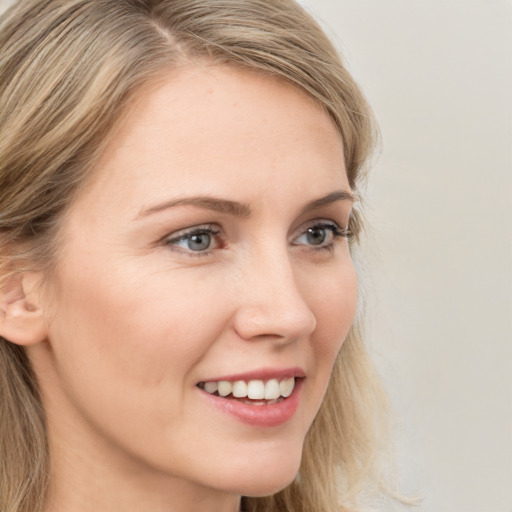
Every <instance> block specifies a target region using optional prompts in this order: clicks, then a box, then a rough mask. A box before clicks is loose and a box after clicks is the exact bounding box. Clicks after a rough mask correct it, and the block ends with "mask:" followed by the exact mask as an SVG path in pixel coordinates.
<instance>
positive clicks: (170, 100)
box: [28, 65, 357, 512]
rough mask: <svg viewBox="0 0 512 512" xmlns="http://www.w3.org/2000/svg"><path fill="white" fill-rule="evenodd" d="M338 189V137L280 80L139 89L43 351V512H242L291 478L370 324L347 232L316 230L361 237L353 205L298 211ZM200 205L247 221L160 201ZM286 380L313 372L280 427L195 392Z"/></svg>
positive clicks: (248, 78) (97, 181) (166, 83)
mask: <svg viewBox="0 0 512 512" xmlns="http://www.w3.org/2000/svg"><path fill="white" fill-rule="evenodd" d="M336 191H345V192H348V193H349V192H350V188H349V185H348V181H347V178H346V172H345V166H344V159H343V148H342V142H341V140H340V136H339V134H338V132H337V130H336V129H335V127H334V125H333V123H332V122H331V120H330V118H329V116H328V115H327V114H326V113H325V112H324V111H323V110H321V109H320V108H319V107H318V106H317V105H316V104H315V103H314V102H313V101H312V100H311V99H310V98H309V97H307V96H306V95H305V94H304V93H302V92H301V91H299V90H298V89H296V88H294V87H292V86H291V85H289V84H287V83H285V82H283V81H280V80H278V79H275V78H270V77H264V76H261V75H258V74H255V73H253V72H250V71H246V70H238V69H233V68H229V67H220V66H199V65H196V66H190V67H187V68H184V69H180V70H179V71H176V70H175V71H173V72H172V73H169V74H167V75H166V76H165V77H164V78H163V79H162V81H161V82H159V84H158V85H157V86H153V87H151V88H147V89H145V90H144V91H142V92H141V93H140V94H139V96H138V100H137V102H135V103H134V105H133V108H132V111H131V112H130V114H129V116H128V118H127V119H126V120H125V122H124V124H123V125H122V126H120V127H118V129H117V131H116V134H115V136H114V137H113V139H112V140H111V142H110V143H109V146H108V149H107V151H106V152H105V154H104V156H103V158H102V160H101V161H100V163H99V164H98V166H97V168H96V169H95V172H94V173H93V175H92V177H91V179H90V181H89V184H88V186H87V187H86V188H85V189H84V190H83V191H82V192H81V193H80V195H79V196H78V198H77V199H76V201H75V202H74V203H73V204H72V206H71V208H70V209H69V211H68V212H67V214H66V216H65V218H64V219H63V220H62V226H61V233H60V237H61V250H60V254H59V258H58V261H57V265H56V272H55V274H54V276H53V277H52V281H51V282H50V288H49V290H50V291H46V293H47V295H46V299H45V300H46V304H48V306H47V307H46V309H45V311H44V321H45V326H46V333H45V338H44V340H43V341H42V342H41V343H37V344H34V345H32V346H30V347H29V348H28V352H29V357H30V359H31V361H32V363H33V365H34V367H35V370H36V373H37V375H38V378H39V380H40V386H41V390H42V397H43V403H44V406H45V410H46V413H47V418H48V435H49V439H50V449H51V453H52V481H51V487H50V495H49V501H48V506H47V507H46V510H47V511H48V512H61V511H71V510H72V511H73V512H86V511H95V512H99V511H105V512H106V511H117V510H119V511H121V510H122V511H123V512H130V511H132V510H133V511H140V510H151V511H152V512H160V511H162V512H163V511H166V512H169V511H173V512H181V511H190V510H201V511H203V512H209V511H212V512H213V511H215V512H219V511H226V512H228V511H231V512H233V511H236V510H238V507H239V501H240V496H241V495H251V496H260V495H268V494H271V493H274V492H277V491H278V490H280V489H282V488H283V487H284V486H286V485H287V484H288V483H290V482H291V481H292V480H293V478H294V477H295V475H296V473H297V470H298V468H299V464H300V458H301V450H302V444H303V441H304V437H305V435H306V433H307V431H308V428H309V427H310V425H311V423H312V421H313V419H314V417H315V415H316V413H317V411H318V408H319V406H320V403H321V401H322V398H323V396H324V393H325V390H326V387H327V384H328V380H329V375H330V372H331V369H332V365H333V363H334V360H335V358H336V355H337V353H338V351H339V349H340V346H341V344H342V342H343V340H344V338H345V337H346V335H347V332H348V331H349V329H350V326H351V324H352V322H353V319H354V315H355V311H356V303H357V279H356V275H355V271H354V267H353V264H352V260H351V256H350V252H349V247H348V241H347V239H346V238H345V237H343V236H337V237H331V231H330V230H328V229H325V228H321V233H323V234H325V235H326V242H325V244H322V245H321V247H318V246H316V245H314V244H312V243H310V239H309V238H308V236H307V228H308V227H311V226H315V225H317V224H318V222H319V221H324V222H325V221H329V222H330V223H331V224H332V223H336V224H337V225H338V226H339V227H340V228H344V227H346V226H347V225H348V221H349V215H350V210H351V207H352V202H351V201H350V200H347V199H343V198H341V199H338V200H335V201H332V202H329V204H326V205H323V206H319V207H316V208H314V209H310V210H309V211H307V212H303V209H304V207H305V206H306V205H308V204H310V203H311V202H312V201H315V200H317V199H319V198H323V197H326V196H328V195H330V194H332V193H333V192H336ZM196 196H208V197H216V198H221V199H224V200H229V201H235V202H237V203H242V204H243V205H245V206H244V212H243V213H244V215H238V214H237V212H236V211H235V212H234V211H222V212H220V211H214V210H212V209H210V208H207V207H205V206H204V205H200V204H196V205H178V206H173V207H168V208H161V205H162V204H165V203H168V202H172V201H175V200H177V199H183V198H188V197H196ZM245 210H247V211H245ZM238 213H240V212H238ZM205 224H206V225H208V226H213V227H214V229H215V230H216V233H217V232H218V234H215V236H212V239H211V246H210V248H209V249H208V250H206V251H202V252H201V254H200V255H198V253H197V251H196V252H195V253H194V252H193V251H192V250H191V249H190V246H189V245H187V244H188V242H187V239H186V238H183V236H184V233H185V232H187V230H189V228H194V227H195V226H204V225H205ZM322 229H323V231H322ZM189 231H190V230H189ZM180 237H181V238H180ZM206 238H207V237H206ZM331 239H332V240H331ZM42 302H45V301H44V300H43V301H42ZM50 304H51V306H50ZM283 367H300V368H302V369H303V370H304V371H305V374H306V378H305V379H304V382H303V389H302V397H301V401H300V404H299V406H298V409H297V412H296V413H295V415H294V416H293V418H292V419H291V420H289V421H287V422H286V423H284V424H283V425H279V426H277V427H270V428H262V427H258V428H256V427H254V426H251V425H248V424H246V423H243V422H241V421H239V420H237V419H235V418H233V417H232V416H230V415H228V414H226V413H224V412H222V411H220V410H218V409H217V408H215V407H212V406H211V404H210V402H209V401H208V400H205V396H204V392H202V391H201V390H199V389H198V387H197V386H196V384H197V383H198V382H200V381H204V380H207V379H208V378H214V377H217V376H222V375H230V374H233V373H241V372H247V371H250V370H254V369H261V368H283Z"/></svg>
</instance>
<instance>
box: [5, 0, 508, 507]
mask: <svg viewBox="0 0 512 512" xmlns="http://www.w3.org/2000/svg"><path fill="white" fill-rule="evenodd" d="M8 3H10V0H0V9H1V7H2V6H6V5H7V4H8ZM303 3H304V4H306V5H307V7H308V8H309V9H311V10H312V11H313V12H314V13H315V14H316V15H317V16H318V17H319V18H321V19H323V20H324V22H325V23H326V25H327V26H328V27H330V30H331V33H332V35H333V36H334V37H335V39H336V40H337V41H338V45H339V46H340V47H341V49H342V51H343V53H344V54H345V56H346V59H347V62H348V65H349V68H350V69H351V70H352V72H353V74H354V75H355V76H356V78H357V79H358V81H359V82H360V83H361V85H362V86H363V88H364V90H365V92H366V94H367V96H368V98H369V100H370V102H371V103H372V105H373V107H374V109H375V111H376V114H377V116H378V119H379V121H380V125H381V129H382V132H383V152H382V156H381V158H380V160H379V162H378V164H377V165H376V168H375V170H374V172H373V177H372V180H371V182H370V187H369V194H368V196H369V201H368V214H369V217H370V219H371V221H372V226H373V236H372V239H373V241H372V243H371V245H370V247H369V248H368V249H369V250H368V253H369V257H368V262H367V264H366V268H367V269H369V272H368V271H367V272H366V273H367V274H368V275H367V282H368V283H367V289H368V294H369V303H370V304H369V306H370V312H371V339H370V344H371V347H372V349H373V351H374V354H375V359H376V361H377V363H378V366H379V369H380V371H381V373H382V374H383V377H384V379H385V381H386V384H387V387H388V389H389V390H390V393H391V397H392V401H393V404H394V406H395V409H396V416H397V448H398V453H399V462H400V465H399V467H400V470H401V476H402V478H401V480H402V485H403V490H404V491H406V492H419V493H420V494H421V495H422V496H423V497H424V500H423V502H422V504H421V505H420V506H419V507H418V508H419V510H421V511H422V512H512V439H511V438H512V377H511V375H512V321H511V318H512V271H511V268H512V228H511V219H512V201H511V199H510V198H511V195H512V182H511V181H512V179H511V176H512V151H511V147H512V144H511V142H512V2H511V1H509V0H428V1H427V0H422V1H419V0H309V1H307V2H303Z"/></svg>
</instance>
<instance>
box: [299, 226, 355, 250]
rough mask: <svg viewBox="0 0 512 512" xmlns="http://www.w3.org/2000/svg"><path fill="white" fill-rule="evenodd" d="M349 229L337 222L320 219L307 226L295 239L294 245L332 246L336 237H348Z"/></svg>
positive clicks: (320, 247)
mask: <svg viewBox="0 0 512 512" xmlns="http://www.w3.org/2000/svg"><path fill="white" fill-rule="evenodd" d="M349 235H350V233H349V231H348V230H347V229H342V228H340V227H339V226H338V225H337V224H336V223H335V222H331V221H319V222H315V223H314V224H312V225H311V224H310V225H309V226H306V228H305V229H304V230H303V231H302V233H301V234H299V236H297V237H296V238H295V239H294V240H293V245H309V246H312V247H315V248H319V249H322V248H331V247H332V246H333V244H334V241H335V239H336V238H339V237H343V238H347V237H348V236H349Z"/></svg>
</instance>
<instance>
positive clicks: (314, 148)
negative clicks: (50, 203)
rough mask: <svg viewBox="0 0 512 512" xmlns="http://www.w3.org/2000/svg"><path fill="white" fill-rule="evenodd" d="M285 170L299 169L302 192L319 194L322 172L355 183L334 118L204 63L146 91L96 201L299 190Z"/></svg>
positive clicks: (282, 89) (121, 129)
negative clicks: (115, 196) (113, 196)
mask: <svg viewBox="0 0 512 512" xmlns="http://www.w3.org/2000/svg"><path fill="white" fill-rule="evenodd" d="M285 170H287V171H288V172H290V170H291V171H292V172H295V183H294V187H296V188H299V187H303V186H305V185H306V183H305V182H307V186H309V187H313V188H314V184H315V181H316V180H318V179H319V178H320V175H319V173H320V171H321V170H323V171H324V173H323V174H324V176H323V177H324V180H325V177H328V179H331V180H332V182H333V186H336V185H338V184H339V183H340V179H341V180H342V181H343V184H345V181H346V177H345V168H344V161H343V147H342V141H341V137H340V135H339V133H338V131H337V129H336V127H335V125H334V123H333V122H332V120H331V118H330V117H329V115H328V114H327V113H326V112H325V111H324V110H323V109H322V108H321V107H320V106H319V105H318V104H317V103H316V102H315V101H314V100H313V99H311V98H310V97H309V96H308V95H306V94H305V93H304V92H302V91H301V90H299V89H298V88H296V87H294V86H292V85H290V84H289V83H287V82H285V81H284V80H281V79H279V78H275V77H271V76H265V75H263V74H260V73H256V72H254V71H249V70H245V69H239V68H233V67H225V66H208V65H194V66H188V67H184V68H181V69H179V70H175V71H172V72H169V73H168V74H166V75H165V76H163V77H162V79H161V80H160V81H159V82H158V83H156V84H153V85H152V86H151V87H146V88H144V89H142V90H140V91H139V92H138V94H137V96H136V98H135V100H134V101H133V103H132V104H131V106H130V108H129V111H128V113H127V115H126V116H125V118H124V120H123V123H122V124H121V125H119V126H118V127H117V130H116V131H115V133H114V135H113V137H112V140H111V141H110V142H109V145H108V146H107V149H106V151H105V153H104V155H103V157H102V158H101V160H100V162H99V164H98V165H97V167H96V169H95V172H94V173H93V179H92V180H91V187H89V189H93V190H94V194H95V195H96V199H100V198H101V197H102V195H104V194H105V193H106V191H107V190H109V189H111V188H115V189H117V192H119V191H120V190H123V189H124V190H123V191H122V194H121V197H120V200H122V202H123V201H125V200H128V199H133V197H132V194H137V195H138V196H139V198H143V197H144V195H145V193H147V194H148V195H151V196H152V197H151V199H152V200H153V199H154V200H158V199H159V198H158V197H154V196H155V195H156V196H158V195H161V196H162V198H161V199H165V196H166V195H168V194H169V193H172V192H173V191H175V190H178V189H179V191H180V193H181V194H184V195H186V194H191V193H193V194H198V193H205V194H210V193H214V194H216V195H225V192H226V191H225V190H223V188H224V189H225V188H226V187H227V188H228V189H230V190H231V191H233V190H234V191H235V192H237V193H238V192H242V191H243V190H245V191H246V192H250V191H251V190H257V188H258V187H261V184H262V183H263V184H265V185H266V187H267V188H268V187H274V188H275V187H278V188H279V187H282V186H284V183H282V181H283V180H285V181H286V180H288V183H287V184H286V185H287V187H289V185H290V183H289V176H286V173H285V172H284V171H285ZM281 178H282V179H283V180H281ZM135 182H137V187H136V188H133V187H130V185H133V184H134V183H135ZM324 186H325V183H324ZM198 187H199V188H201V190H198ZM251 187H252V188H251ZM91 191H92V190H91ZM228 192H229V190H228ZM320 192H321V193H323V192H324V191H323V190H322V191H319V195H321V193H320ZM109 193H110V192H109ZM249 199H250V198H249Z"/></svg>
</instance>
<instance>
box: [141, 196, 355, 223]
mask: <svg viewBox="0 0 512 512" xmlns="http://www.w3.org/2000/svg"><path fill="white" fill-rule="evenodd" d="M354 200H355V198H354V195H353V194H351V193H350V192H347V191H346V190H337V191H335V192H331V193H330V194H328V195H326V196H324V197H321V198H319V199H315V200H313V201H311V202H310V203H308V204H306V205H305V206H304V208H302V210H301V215H302V214H304V213H307V212H309V211H312V210H316V209H318V208H321V207H323V206H327V205H329V204H331V203H334V202H336V201H350V202H354ZM176 206H196V207H198V208H203V209H205V210H212V211H215V212H218V213H225V214H228V215H233V216H234V217H241V218H247V217H250V216H251V214H252V211H251V208H250V207H249V206H248V205H247V204H245V203H239V202H237V201H230V200H229V199H221V198H218V197H210V196H193V197H184V198H180V199H173V200H170V201H164V202H163V203H159V204H157V205H155V206H152V207H150V208H148V209H146V210H143V211H141V212H140V213H139V214H138V215H137V216H136V217H135V219H136V220H137V219H141V218H144V217H147V216H148V215H152V214H154V213H158V212H161V211H163V210H167V209H169V208H174V207H176Z"/></svg>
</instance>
